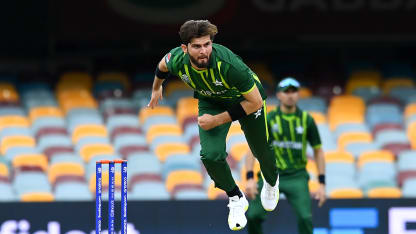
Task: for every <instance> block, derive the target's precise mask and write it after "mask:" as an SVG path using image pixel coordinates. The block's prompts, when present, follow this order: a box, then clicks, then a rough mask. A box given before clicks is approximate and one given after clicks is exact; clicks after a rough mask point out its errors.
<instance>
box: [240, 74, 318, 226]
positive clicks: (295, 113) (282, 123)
mask: <svg viewBox="0 0 416 234" xmlns="http://www.w3.org/2000/svg"><path fill="white" fill-rule="evenodd" d="M299 87H300V85H299V82H298V81H296V80H295V79H293V78H286V79H284V80H282V81H281V82H280V83H279V84H278V86H277V98H278V99H279V100H280V105H279V107H277V108H276V110H273V111H271V112H270V113H269V115H268V119H267V120H268V126H269V135H270V136H271V139H272V141H271V146H272V147H273V149H274V152H275V156H276V159H277V160H276V163H277V166H278V168H279V171H280V191H281V192H283V193H284V194H285V196H286V198H287V200H288V202H289V203H290V204H291V205H292V207H293V208H294V210H295V212H296V216H297V222H298V230H299V233H301V234H312V233H313V227H312V212H311V198H310V194H309V187H308V180H309V174H308V172H307V171H306V169H305V168H306V163H307V156H306V147H307V143H308V142H309V143H310V144H311V146H312V148H313V149H314V157H315V161H316V164H317V166H318V172H319V182H320V187H319V189H318V191H317V193H316V198H317V199H319V206H322V204H323V203H324V202H325V159H324V152H323V150H322V149H321V139H320V136H319V132H318V129H317V127H316V124H315V121H314V120H313V118H312V117H311V116H310V115H309V114H307V112H306V111H302V110H301V109H299V107H297V106H296V104H297V101H298V99H299V92H298V89H299ZM254 160H255V159H254V157H253V156H252V154H251V153H249V155H248V156H247V158H246V169H247V186H246V192H247V196H248V197H250V198H252V199H254V200H252V201H250V208H249V210H248V212H247V218H248V231H249V234H259V233H263V231H262V222H263V221H264V220H265V218H266V214H267V213H266V211H265V210H264V209H263V207H262V206H261V205H260V198H259V196H258V195H257V196H256V194H257V184H256V181H254V179H253V166H254ZM262 184H263V179H262V178H261V176H259V181H258V186H260V187H261V186H262Z"/></svg>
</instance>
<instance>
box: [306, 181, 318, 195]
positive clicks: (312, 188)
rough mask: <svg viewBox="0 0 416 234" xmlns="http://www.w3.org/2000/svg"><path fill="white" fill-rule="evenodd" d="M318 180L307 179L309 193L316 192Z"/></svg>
mask: <svg viewBox="0 0 416 234" xmlns="http://www.w3.org/2000/svg"><path fill="white" fill-rule="evenodd" d="M319 185H320V184H319V182H318V181H316V180H309V181H308V187H309V193H316V192H317V191H318V189H319Z"/></svg>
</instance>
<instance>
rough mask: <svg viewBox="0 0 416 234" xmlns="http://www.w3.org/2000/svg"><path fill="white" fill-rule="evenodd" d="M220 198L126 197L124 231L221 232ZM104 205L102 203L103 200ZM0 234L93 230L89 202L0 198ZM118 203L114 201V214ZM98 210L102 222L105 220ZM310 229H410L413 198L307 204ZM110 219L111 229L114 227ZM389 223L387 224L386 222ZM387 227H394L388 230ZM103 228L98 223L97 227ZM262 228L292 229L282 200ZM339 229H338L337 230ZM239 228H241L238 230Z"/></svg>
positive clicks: (415, 226)
mask: <svg viewBox="0 0 416 234" xmlns="http://www.w3.org/2000/svg"><path fill="white" fill-rule="evenodd" d="M226 203H227V202H226V201H225V200H219V201H148V202H145V201H129V209H128V213H129V214H128V216H129V220H128V233H129V234H138V233H140V234H148V233H149V234H166V233H169V234H195V233H198V234H208V233H209V234H212V233H216V234H222V233H233V232H232V231H230V230H228V226H227V214H228V210H227V207H226ZM103 206H104V208H105V207H106V206H107V202H103ZM0 210H1V212H0V234H9V233H10V234H12V233H21V234H26V233H35V234H82V233H94V227H95V226H94V224H95V220H94V218H95V215H94V211H95V203H94V202H54V203H0ZM119 212H120V203H119V202H117V203H116V217H119V216H117V214H119ZM106 216H107V215H106V214H103V218H104V219H103V223H106V220H105V217H106ZM313 216H314V226H315V233H318V234H332V233H337V232H338V233H345V231H350V232H349V233H362V234H407V233H408V232H410V231H416V220H415V219H416V218H415V217H416V199H358V200H348V199H346V200H329V201H328V202H327V203H326V204H325V205H324V206H323V207H322V208H318V207H317V204H316V202H315V203H314V204H313ZM120 222H121V221H120V220H116V231H117V232H119V231H120ZM389 222H390V224H389ZM389 226H390V227H394V229H392V230H390V232H389V231H388V230H389ZM106 229H107V227H106V225H104V226H103V231H104V232H105V230H106ZM264 229H265V233H285V234H294V233H296V218H295V216H294V214H293V210H292V209H291V207H290V206H289V204H288V203H287V201H286V200H281V201H280V202H279V206H278V208H277V211H274V212H272V213H270V214H269V216H268V219H267V221H266V222H265V224H264ZM340 231H344V232H340ZM241 233H246V231H242V232H241Z"/></svg>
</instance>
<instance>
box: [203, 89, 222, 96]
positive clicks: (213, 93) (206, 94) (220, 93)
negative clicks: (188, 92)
mask: <svg viewBox="0 0 416 234" xmlns="http://www.w3.org/2000/svg"><path fill="white" fill-rule="evenodd" d="M197 91H198V93H200V94H201V95H204V96H212V95H222V94H224V93H226V92H227V90H222V91H219V92H215V91H214V92H212V91H209V90H197Z"/></svg>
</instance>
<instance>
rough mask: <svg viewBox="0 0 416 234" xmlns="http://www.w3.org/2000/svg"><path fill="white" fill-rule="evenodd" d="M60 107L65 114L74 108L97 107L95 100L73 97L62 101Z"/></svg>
mask: <svg viewBox="0 0 416 234" xmlns="http://www.w3.org/2000/svg"><path fill="white" fill-rule="evenodd" d="M61 107H62V109H63V111H64V112H65V114H68V112H69V111H70V110H72V109H74V108H94V109H95V108H97V102H96V101H95V100H92V99H83V98H75V99H68V100H67V101H65V102H63V103H62V106H61Z"/></svg>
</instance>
